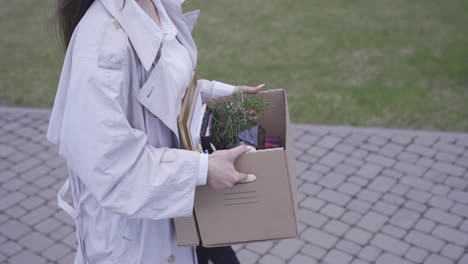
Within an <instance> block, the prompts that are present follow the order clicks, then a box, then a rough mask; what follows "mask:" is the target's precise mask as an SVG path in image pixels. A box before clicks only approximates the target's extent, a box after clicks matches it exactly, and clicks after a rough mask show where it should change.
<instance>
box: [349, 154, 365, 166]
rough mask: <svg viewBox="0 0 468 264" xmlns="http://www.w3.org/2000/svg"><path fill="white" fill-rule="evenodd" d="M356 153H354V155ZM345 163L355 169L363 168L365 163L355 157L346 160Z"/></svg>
mask: <svg viewBox="0 0 468 264" xmlns="http://www.w3.org/2000/svg"><path fill="white" fill-rule="evenodd" d="M354 153H355V152H353V154H354ZM344 162H345V163H346V164H349V165H351V166H354V167H361V166H363V165H364V161H362V160H361V159H358V158H354V157H348V158H346V159H345V160H344Z"/></svg>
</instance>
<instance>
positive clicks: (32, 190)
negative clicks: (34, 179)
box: [19, 184, 40, 196]
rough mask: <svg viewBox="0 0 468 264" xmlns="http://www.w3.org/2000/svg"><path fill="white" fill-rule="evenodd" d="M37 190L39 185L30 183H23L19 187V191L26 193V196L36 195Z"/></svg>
mask: <svg viewBox="0 0 468 264" xmlns="http://www.w3.org/2000/svg"><path fill="white" fill-rule="evenodd" d="M39 190H40V189H39V187H37V186H35V185H32V184H25V185H23V186H22V187H21V188H20V189H19V191H20V192H22V193H24V194H26V195H27V196H33V195H36V194H37V193H38V192H39Z"/></svg>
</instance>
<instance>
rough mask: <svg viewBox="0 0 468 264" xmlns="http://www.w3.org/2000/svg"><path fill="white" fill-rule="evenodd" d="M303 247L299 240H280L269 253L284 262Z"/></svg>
mask: <svg viewBox="0 0 468 264" xmlns="http://www.w3.org/2000/svg"><path fill="white" fill-rule="evenodd" d="M303 246H304V242H303V241H301V240H299V239H287V240H281V241H279V242H278V244H276V245H275V246H274V247H273V248H272V249H271V251H270V252H271V253H272V254H274V255H276V256H277V257H280V258H282V259H284V260H288V259H290V258H292V257H293V256H294V255H295V254H296V253H297V252H299V251H300V250H301V249H302V247H303Z"/></svg>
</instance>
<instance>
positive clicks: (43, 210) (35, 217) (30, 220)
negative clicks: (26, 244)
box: [20, 206, 56, 225]
mask: <svg viewBox="0 0 468 264" xmlns="http://www.w3.org/2000/svg"><path fill="white" fill-rule="evenodd" d="M55 211H56V210H55V209H52V208H50V207H48V206H40V207H38V208H36V209H35V210H33V211H31V212H29V213H28V214H26V215H24V216H23V217H21V218H20V220H21V222H23V223H25V224H28V225H35V224H37V223H39V222H41V221H42V220H44V219H45V218H47V217H49V216H51V215H52V214H53V213H54V212H55Z"/></svg>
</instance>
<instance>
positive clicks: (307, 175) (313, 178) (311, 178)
mask: <svg viewBox="0 0 468 264" xmlns="http://www.w3.org/2000/svg"><path fill="white" fill-rule="evenodd" d="M299 177H300V178H301V179H303V180H305V181H307V182H311V183H315V182H317V181H319V180H320V179H322V177H323V175H322V174H321V173H318V172H316V171H313V170H307V171H305V172H304V173H302V174H301V175H300V176H299Z"/></svg>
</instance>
